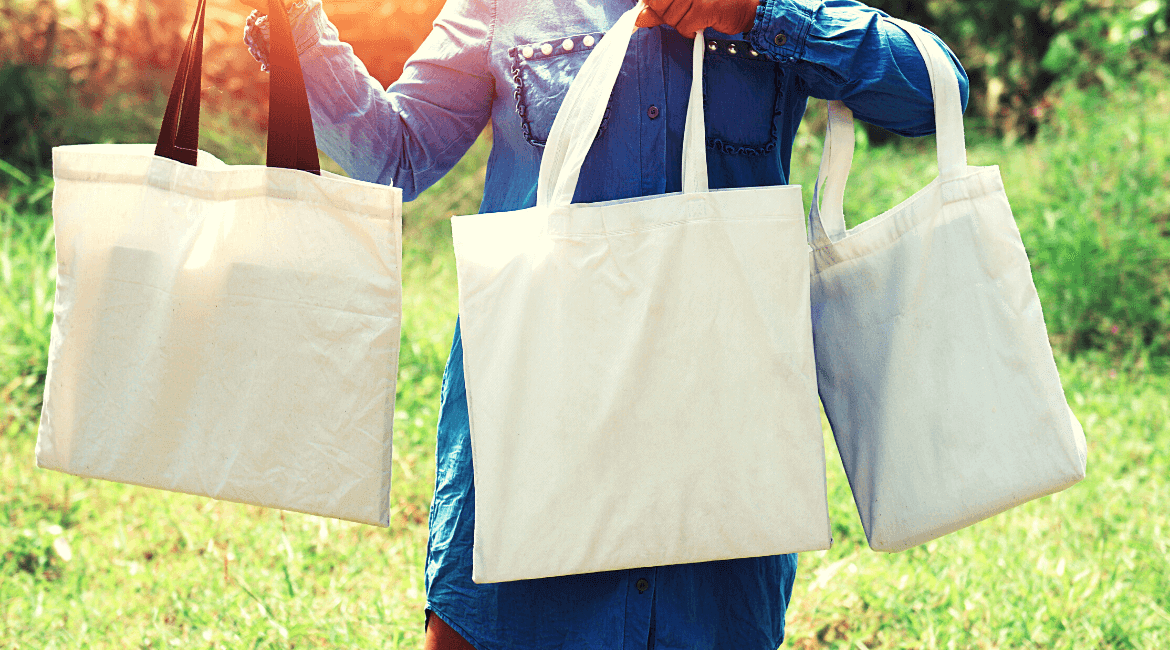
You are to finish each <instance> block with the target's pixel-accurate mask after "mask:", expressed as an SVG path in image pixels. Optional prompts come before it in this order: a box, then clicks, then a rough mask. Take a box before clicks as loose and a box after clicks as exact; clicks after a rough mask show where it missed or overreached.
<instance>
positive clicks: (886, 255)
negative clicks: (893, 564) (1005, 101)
mask: <svg viewBox="0 0 1170 650" xmlns="http://www.w3.org/2000/svg"><path fill="white" fill-rule="evenodd" d="M892 22H895V23H897V24H899V25H901V26H902V28H903V29H905V30H906V31H907V32H908V33H909V34H910V36H911V37H912V38H913V40H914V42H915V44H916V45H917V47H918V49H919V51H920V53H921V54H922V57H923V59H925V60H926V62H927V68H928V69H929V72H930V81H931V87H932V89H933V93H934V105H935V121H936V124H937V145H938V165H939V175H938V178H936V179H935V180H934V181H933V182H931V183H930V184H929V185H928V186H926V187H925V188H923V189H922V190H920V191H919V192H918V193H917V194H915V195H914V196H912V197H911V198H909V199H907V200H906V201H904V202H903V203H901V204H900V205H898V206H897V207H895V208H893V209H891V210H890V211H888V212H886V213H884V214H882V215H880V216H878V217H875V218H873V219H871V220H869V221H866V222H864V223H862V224H861V225H859V226H857V227H855V228H853V229H852V230H849V231H848V232H847V231H846V230H845V221H844V215H843V212H842V199H843V196H844V190H845V181H846V178H847V176H848V173H849V166H850V163H851V162H852V157H853V144H854V143H853V118H852V114H851V113H850V112H849V109H848V108H846V107H845V106H844V104H841V103H840V102H830V106H829V115H830V122H829V124H830V127H829V134H828V137H827V138H826V143H825V153H824V155H823V157H822V164H821V173H820V179H819V182H818V185H817V190H816V191H815V192H814V200H813V208H812V214H811V216H810V219H809V223H810V229H809V233H810V243H811V245H812V248H813V250H812V253H811V257H812V267H813V278H812V305H813V307H812V314H813V336H814V339H815V341H816V365H817V379H818V382H819V387H820V395H821V400H822V401H823V403H824V406H825V412H826V414H827V415H828V418H829V423H830V425H831V426H832V429H833V435H834V438H835V439H836V443H837V449H838V451H839V452H840V455H841V460H842V462H843V464H844V466H845V473H846V475H847V476H848V478H849V485H850V487H851V488H852V490H853V496H854V499H855V501H856V503H857V510H858V512H859V514H860V515H861V522H862V525H863V526H864V528H865V534H866V537H867V538H868V540H869V544H870V546H871V547H873V548H874V549H875V550H879V551H900V550H904V549H907V548H910V547H912V546H915V545H918V544H922V543H924V542H926V541H929V540H931V539H934V538H937V537H939V536H942V535H945V534H947V533H950V532H953V531H955V530H958V529H960V528H963V527H965V526H969V525H971V524H973V523H975V522H978V521H980V520H982V519H986V518H987V517H990V516H992V515H994V514H996V513H999V512H1002V511H1004V510H1006V509H1008V508H1011V507H1013V506H1016V505H1019V504H1021V503H1023V502H1025V501H1028V500H1030V499H1035V498H1037V497H1041V496H1044V495H1046V494H1050V493H1052V492H1056V491H1058V490H1063V489H1065V488H1067V487H1069V486H1070V485H1072V484H1074V483H1076V482H1077V481H1079V480H1081V478H1083V477H1084V475H1085V451H1086V450H1085V436H1084V432H1083V431H1082V430H1081V427H1080V424H1079V423H1078V422H1077V420H1076V418H1074V417H1073V416H1072V413H1071V411H1070V410H1069V408H1068V405H1067V403H1066V401H1065V398H1064V392H1063V390H1062V389H1061V385H1060V378H1059V376H1058V375H1057V371H1056V364H1055V363H1054V361H1053V357H1052V349H1051V347H1050V345H1049V342H1048V335H1047V331H1046V329H1045V327H1044V317H1043V314H1042V313H1041V309H1040V301H1039V298H1038V297H1037V295H1036V288H1035V286H1034V285H1033V283H1032V274H1031V271H1030V268H1029V265H1028V257H1027V254H1026V253H1025V251H1024V246H1023V243H1022V242H1021V240H1020V233H1019V230H1018V229H1017V228H1016V223H1015V220H1014V218H1013V217H1012V212H1011V208H1010V207H1009V205H1008V200H1007V196H1006V195H1005V194H1004V189H1003V182H1002V179H1001V178H1000V174H999V168H998V167H969V166H968V165H967V154H966V145H965V142H964V136H963V121H962V119H963V118H962V109H961V106H960V101H959V87H958V82H957V81H956V79H955V74H954V72H953V69H952V67H951V65H950V63H949V61H948V59H947V57H946V54H945V53H944V52H943V51H942V48H941V47H939V45H938V44H937V43H936V42H935V41H934V40H933V39H931V38H929V37H928V36H927V35H925V34H924V33H923V30H922V29H921V28H919V27H917V26H915V25H912V24H910V23H904V22H902V21H896V20H895V21H892ZM822 188H823V190H824V205H822V206H820V208H819V209H818V206H817V202H818V199H819V196H818V195H820V194H821V189H822Z"/></svg>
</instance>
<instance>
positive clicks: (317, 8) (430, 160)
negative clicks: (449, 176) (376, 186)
mask: <svg viewBox="0 0 1170 650" xmlns="http://www.w3.org/2000/svg"><path fill="white" fill-rule="evenodd" d="M289 18H290V22H291V25H292V32H293V40H294V41H295V42H296V45H297V51H298V52H299V54H300V61H301V68H302V70H303V72H304V76H305V86H306V88H307V90H308V94H309V106H310V108H311V110H312V114H313V128H314V130H315V132H316V138H317V146H318V147H320V148H321V150H322V151H324V152H325V153H327V154H329V156H330V157H331V158H333V160H334V161H335V162H337V164H338V165H340V166H341V167H342V169H344V170H345V171H346V172H347V173H348V174H349V175H350V176H352V177H353V178H357V179H360V180H364V181H370V182H375V183H382V184H393V185H394V186H395V187H398V188H400V189H402V199H403V200H404V201H410V200H413V199H414V198H415V197H417V196H418V195H419V194H420V193H421V192H422V191H423V190H425V189H426V188H428V187H430V186H431V185H432V184H433V183H434V182H435V181H437V180H439V179H440V178H442V177H443V175H444V174H446V173H447V172H448V171H449V170H450V169H451V168H452V167H453V166H454V165H455V163H457V162H458V161H459V159H460V158H461V157H462V156H463V154H464V153H466V152H467V149H468V148H469V147H470V146H471V145H472V143H474V142H475V139H476V138H477V137H478V136H479V134H480V132H481V131H483V129H484V127H485V126H486V125H487V123H488V120H489V119H490V117H491V105H492V100H493V96H494V82H493V78H492V76H491V74H490V72H489V70H488V49H489V45H490V39H491V32H490V26H491V21H490V7H489V6H488V5H487V0H451V1H449V2H447V3H446V6H445V7H444V8H443V11H442V13H440V14H439V17H438V18H437V19H436V20H435V27H434V29H433V30H432V31H431V33H430V35H429V36H427V38H426V40H425V41H424V42H423V44H422V46H421V47H420V48H419V50H418V51H417V52H416V53H415V54H414V55H413V56H412V57H411V58H410V59H409V60H408V61H407V62H406V66H405V70H404V71H403V73H402V76H401V77H399V79H398V81H396V82H394V83H393V84H392V85H391V86H390V87H389V88H387V89H385V90H383V89H382V87H381V85H380V84H379V83H378V81H377V80H376V79H374V78H373V77H372V76H370V74H369V73H368V72H367V71H366V68H365V66H364V65H363V64H362V62H361V61H360V60H358V58H357V57H356V56H354V53H353V48H352V47H350V46H349V44H347V43H344V42H342V41H341V39H340V37H339V35H338V31H337V28H336V27H335V26H334V25H333V24H332V23H331V22H329V20H328V18H326V16H325V14H324V12H323V11H322V7H321V0H306V1H305V2H304V3H303V5H302V4H301V3H298V4H297V5H294V6H293V8H292V10H291V11H290V15H289ZM255 30H256V28H255V27H254V26H249V33H248V35H250V36H251V37H252V38H251V39H248V35H246V37H245V40H247V41H248V42H249V47H250V49H251V48H252V47H253V44H254V43H255V42H257V41H259V44H260V45H262V46H263V47H259V48H256V49H258V50H261V51H260V52H257V51H254V52H253V55H254V56H256V55H257V54H266V50H267V47H266V45H267V42H266V40H267V39H266V38H257V37H256V34H255V33H254V32H255ZM265 58H266V57H263V58H261V57H260V56H257V59H259V60H261V62H262V63H264V62H266V61H264V59H265Z"/></svg>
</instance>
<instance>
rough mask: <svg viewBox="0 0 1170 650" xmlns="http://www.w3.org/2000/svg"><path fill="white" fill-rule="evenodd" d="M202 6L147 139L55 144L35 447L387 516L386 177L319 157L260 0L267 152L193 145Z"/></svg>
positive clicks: (391, 217) (264, 497) (232, 494)
mask: <svg viewBox="0 0 1170 650" xmlns="http://www.w3.org/2000/svg"><path fill="white" fill-rule="evenodd" d="M204 12H205V2H200V4H199V9H198V11H197V14H196V20H195V24H194V26H193V27H192V30H191V34H190V37H189V38H188V41H187V48H186V51H185V52H184V55H183V58H182V62H181V63H180V69H179V72H178V74H177V75H176V78H175V85H174V87H173V89H172V92H171V99H170V102H169V103H168V107H167V113H166V116H165V118H164V120H163V125H162V129H161V133H160V135H159V142H158V144H157V145H154V146H152V145H80V146H68V147H59V148H57V149H55V150H54V152H53V170H54V179H55V183H56V185H55V189H54V194H53V219H54V232H55V234H56V246H57V274H58V278H57V293H56V300H55V304H54V313H53V327H52V334H51V341H50V349H49V367H48V376H47V378H46V382H45V399H44V407H43V410H42V413H41V421H40V431H39V436H38V439H37V448H36V456H37V464H38V465H39V466H40V467H43V468H48V469H53V470H58V471H62V472H68V473H70V474H76V475H78V476H84V477H91V478H100V479H106V480H111V481H119V482H123V483H132V484H136V485H142V486H147V487H153V488H161V489H165V490H174V491H178V492H186V493H189V494H197V495H205V496H209V497H214V498H216V499H223V500H228V501H237V502H240V503H248V504H255V505H260V506H266V507H272V508H281V509H285V510H295V511H300V512H305V513H311V514H316V515H324V516H329V517H337V518H341V519H348V520H352V521H356V522H361V523H367V524H373V525H379V526H387V525H389V489H390V457H391V426H392V424H393V414H394V390H395V373H396V368H397V362H398V344H399V328H400V322H401V316H400V314H401V281H400V271H399V267H400V264H401V234H400V233H401V191H400V190H398V189H394V188H390V187H385V186H379V185H374V184H370V183H364V182H359V181H354V180H350V179H347V178H343V177H339V176H335V175H332V174H329V173H327V172H320V171H319V169H318V163H317V150H316V145H315V143H314V138H313V130H312V122H311V121H310V117H309V107H308V100H307V97H306V94H305V88H304V81H303V78H302V76H301V71H300V64H299V62H298V61H297V58H296V52H295V50H294V49H293V45H292V37H291V33H290V32H289V29H288V19H287V17H286V16H285V14H284V12H283V11H281V10H280V6H279V4H273V11H272V12H271V15H272V16H273V43H272V55H273V69H272V90H271V97H270V104H271V108H270V123H271V126H270V132H269V136H268V138H269V139H268V145H269V146H268V166H266V167H264V166H229V165H225V164H224V163H222V162H220V161H218V160H216V159H214V158H213V157H212V156H210V155H209V154H207V153H206V152H202V151H198V137H199V134H198V128H199V87H200V63H201V58H202V36H203V34H202V32H203V16H204Z"/></svg>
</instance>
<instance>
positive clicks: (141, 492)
mask: <svg viewBox="0 0 1170 650" xmlns="http://www.w3.org/2000/svg"><path fill="white" fill-rule="evenodd" d="M1162 87H1163V88H1164V85H1163V86H1162ZM1078 92H1079V91H1075V90H1074V91H1070V93H1069V95H1068V97H1070V98H1071V99H1070V100H1069V102H1068V104H1067V106H1066V107H1065V108H1063V109H1061V110H1063V111H1064V113H1063V114H1062V116H1060V117H1059V118H1058V119H1056V120H1054V121H1053V126H1052V127H1051V128H1050V129H1049V130H1048V131H1046V132H1045V133H1043V134H1042V136H1041V137H1040V138H1039V139H1038V140H1037V141H1036V142H1035V143H1030V144H1027V145H1014V146H1009V145H1005V144H1002V143H995V142H983V143H979V144H976V145H974V146H973V147H972V149H971V159H972V163H973V164H991V163H998V164H1000V165H1001V167H1002V168H1003V171H1004V176H1005V178H1006V180H1007V182H1008V194H1009V197H1011V198H1012V201H1013V206H1014V208H1015V210H1016V216H1017V220H1018V221H1019V223H1020V226H1021V231H1022V232H1023V234H1024V237H1025V244H1026V245H1027V246H1028V248H1029V253H1030V254H1031V255H1032V259H1033V266H1034V272H1035V275H1036V281H1037V285H1038V287H1039V288H1040V290H1041V295H1042V298H1044V300H1045V303H1044V304H1045V313H1046V317H1047V319H1048V322H1049V324H1050V329H1052V330H1053V334H1054V341H1055V343H1056V345H1057V348H1058V350H1060V352H1059V354H1058V365H1059V367H1060V370H1061V374H1062V378H1063V381H1064V387H1065V391H1066V394H1067V396H1068V398H1069V402H1070V404H1071V405H1072V407H1073V409H1074V411H1075V412H1076V413H1077V415H1078V416H1079V418H1080V420H1081V422H1082V423H1083V425H1084V428H1085V432H1086V435H1087V437H1088V441H1089V473H1088V477H1087V478H1086V479H1085V480H1084V481H1083V482H1082V483H1081V484H1078V485H1076V486H1074V487H1073V488H1071V489H1070V490H1068V491H1066V492H1063V493H1060V494H1057V495H1054V496H1050V497H1047V498H1043V499H1040V500H1037V501H1034V502H1031V503H1028V504H1026V505H1024V506H1021V507H1019V508H1016V509H1014V510H1011V511H1009V512H1007V513H1004V514H1001V515H999V516H996V517H993V518H991V519H990V520H987V521H985V522H982V523H980V524H978V525H975V526H973V527H971V528H968V529H965V530H962V531H960V532H957V533H955V534H952V535H949V536H947V537H945V538H943V539H940V540H937V541H934V542H931V543H929V544H926V545H925V546H922V547H918V548H915V549H912V550H910V551H906V552H903V553H899V554H892V555H887V554H878V553H874V552H872V551H870V550H869V549H868V547H867V546H866V545H865V537H864V534H863V532H862V529H861V524H860V521H859V519H858V516H857V513H856V510H855V509H854V506H853V502H852V498H851V496H850V493H849V489H848V485H847V483H846V480H845V476H844V473H843V471H842V470H841V468H840V462H839V460H838V459H837V457H836V449H835V447H834V446H833V442H832V437H831V435H829V433H828V429H827V426H826V427H825V432H826V439H825V442H826V447H827V456H828V459H829V466H828V471H829V500H830V507H831V515H832V520H833V528H834V538H835V544H834V546H833V548H832V549H831V550H829V551H825V552H817V553H805V554H803V555H802V556H801V558H800V570H799V574H798V578H797V587H796V591H795V594H794V597H793V602H792V605H791V608H790V610H789V614H788V623H789V633H788V640H787V641H786V646H787V645H791V646H795V647H798V648H812V647H830V648H859V649H861V648H1140V649H1159V648H1167V647H1170V578H1167V574H1168V573H1170V571H1168V569H1170V566H1168V561H1167V556H1168V553H1170V548H1168V546H1170V505H1168V504H1170V479H1168V477H1170V460H1168V455H1167V450H1168V449H1170V431H1168V430H1167V422H1168V421H1170V397H1168V396H1170V375H1167V373H1166V372H1165V371H1164V370H1163V369H1162V365H1163V364H1162V363H1161V362H1160V361H1159V360H1160V359H1162V358H1164V355H1162V354H1160V350H1161V348H1160V347H1159V346H1161V345H1163V344H1164V342H1165V341H1164V340H1163V339H1164V338H1165V327H1164V325H1162V323H1164V322H1165V320H1160V319H1163V316H1164V314H1165V288H1166V276H1165V260H1166V258H1167V256H1166V255H1165V251H1166V242H1165V237H1164V235H1163V234H1162V233H1161V232H1160V230H1159V229H1160V228H1161V225H1160V224H1161V223H1162V222H1164V221H1165V220H1166V219H1170V200H1167V193H1166V192H1167V190H1166V187H1167V186H1170V172H1167V171H1166V170H1167V169H1170V145H1167V144H1166V143H1164V142H1162V138H1161V136H1156V137H1155V136H1153V135H1151V134H1158V133H1162V134H1164V133H1167V132H1170V118H1167V117H1165V116H1166V115H1170V111H1168V110H1166V108H1167V102H1170V93H1167V92H1165V91H1162V92H1157V93H1153V94H1150V95H1148V96H1143V97H1142V98H1141V101H1143V102H1146V103H1147V110H1146V111H1145V113H1147V114H1154V115H1158V114H1160V115H1161V117H1154V118H1137V117H1135V116H1131V115H1128V114H1125V113H1123V112H1121V110H1119V109H1116V110H1114V112H1112V113H1110V112H1107V111H1105V112H1102V109H1103V104H1102V103H1100V102H1098V101H1097V100H1096V99H1094V98H1093V97H1092V96H1090V95H1082V94H1078ZM1134 92H1135V93H1136V92H1139V91H1134ZM1140 92H1145V91H1140ZM1134 101H1137V100H1136V99H1135V100H1134ZM1115 103H1116V102H1115ZM1141 119H1148V120H1153V122H1152V123H1150V124H1147V123H1146V122H1140V120H1141ZM1139 122H1140V123H1139ZM809 123H810V124H815V123H816V118H815V116H814V118H813V119H811V120H810V122H809ZM1127 138H1128V139H1127ZM487 148H488V143H487V142H486V140H481V142H480V143H479V144H477V146H476V147H475V148H474V149H473V150H472V152H471V153H469V155H468V156H467V158H466V159H465V160H464V161H463V162H462V163H460V166H459V168H458V169H457V170H456V171H455V172H454V173H452V174H451V175H449V176H448V177H447V178H446V179H444V181H443V182H442V183H440V185H438V186H436V187H434V188H432V189H431V190H429V191H428V192H427V193H426V194H425V195H424V196H423V197H422V198H420V199H419V200H418V201H417V202H415V203H412V204H408V205H407V206H406V215H407V217H406V226H405V228H406V239H407V248H406V251H405V264H404V273H405V281H404V286H405V292H406V298H405V304H404V326H403V335H402V355H401V363H400V370H399V375H398V398H397V409H398V412H397V413H396V422H395V424H396V431H395V441H394V442H395V460H394V480H395V483H394V486H393V491H392V499H393V511H392V525H391V527H390V528H389V529H388V530H383V529H378V528H373V527H368V526H361V525H357V524H350V523H346V522H339V521H335V520H328V519H322V518H317V517H312V516H306V515H300V514H294V513H282V512H280V511H275V510H266V509H262V508H258V507H251V506H243V505H238V504H234V503H226V502H217V501H213V500H210V499H205V498H200V497H193V496H187V495H181V494H173V493H168V492H162V491H156V490H149V489H144V488H138V487H132V486H126V485H120V484H115V483H108V482H102V481H94V480H86V479H81V478H76V477H72V476H68V475H63V474H58V473H53V472H47V471H42V470H39V469H37V468H36V466H35V459H34V452H33V449H34V445H35V438H36V426H37V424H36V422H37V416H38V409H39V399H40V397H39V391H40V390H41V384H40V382H41V381H42V373H43V369H44V364H45V355H46V346H47V343H48V331H49V330H48V328H49V324H50V322H51V317H52V296H53V270H52V266H53V262H52V260H53V242H52V238H51V227H50V219H49V217H48V197H47V195H45V194H44V193H45V192H46V191H47V190H46V188H47V187H49V184H48V183H47V182H46V181H45V180H44V179H35V178H34V179H22V178H20V175H19V174H18V173H15V172H13V171H11V170H9V171H3V170H0V176H6V178H5V182H7V184H8V185H7V187H8V188H9V189H8V190H7V194H6V195H5V194H2V193H0V196H6V198H4V199H3V201H2V202H0V210H2V213H0V285H2V288H0V346H2V347H0V373H3V374H0V408H2V409H3V411H2V413H3V415H2V416H0V647H3V648H117V649H123V648H166V647H183V648H185V647H196V648H294V647H295V648H332V647H354V648H417V647H421V639H422V616H423V614H422V611H423V610H422V608H423V604H424V591H423V562H424V558H425V553H426V526H427V513H428V505H429V501H430V495H431V491H432V485H433V481H434V430H435V424H436V419H437V407H438V391H439V385H440V373H441V371H442V367H443V363H444V361H445V359H446V354H447V351H448V349H449V345H450V336H451V332H452V329H453V326H454V320H455V313H456V286H455V272H454V260H453V256H452V252H451V248H450V239H449V237H450V236H449V228H448V226H447V223H446V218H447V217H448V216H449V215H451V214H452V213H468V212H474V211H475V210H476V208H477V204H478V199H479V191H480V187H481V186H482V181H483V175H482V167H483V163H484V160H485V157H486V151H487ZM1134 152H1138V153H1136V154H1135V153H1134ZM818 155H819V134H818V133H814V132H812V131H811V130H809V131H805V132H803V133H802V137H801V139H800V141H799V142H798V146H797V150H796V154H795V156H794V182H804V183H806V192H805V194H806V197H807V196H809V195H811V188H810V187H809V186H808V185H807V184H808V183H809V182H810V181H811V176H812V174H813V173H815V165H816V161H817V156H818ZM932 165H933V149H932V144H931V141H930V140H929V139H927V140H925V141H920V142H913V143H905V144H903V145H901V146H897V147H886V148H882V149H867V148H865V147H861V148H859V150H858V154H857V158H856V161H855V165H854V169H855V173H856V176H855V177H854V178H853V179H852V180H851V182H850V189H849V194H848V196H847V199H848V200H847V205H846V208H847V211H848V213H849V214H850V215H851V216H852V219H853V221H856V220H857V219H858V218H859V215H867V216H872V215H875V214H877V213H878V212H880V211H882V210H884V209H885V208H887V207H890V206H892V205H893V204H894V203H896V202H897V201H898V200H900V199H901V198H905V197H906V196H909V194H911V193H912V192H913V191H914V190H916V189H918V187H920V186H921V185H923V184H925V183H926V182H927V181H928V180H929V179H930V178H931V177H932V176H933V174H934V172H933V169H932ZM26 181H27V182H26ZM38 194H41V195H40V196H38ZM806 200H807V199H806ZM1160 220H1161V221H1160ZM1150 229H1153V230H1150ZM1151 233H1152V234H1151ZM1119 242H1120V243H1119ZM1135 242H1136V243H1135ZM1133 246H1136V248H1134V247H1133ZM1135 256H1136V259H1137V260H1138V261H1137V262H1133V263H1130V262H1127V260H1130V258H1134V257H1135ZM1142 256H1145V257H1142ZM1130 261H1132V260H1130ZM1139 263H1140V264H1139ZM1141 264H1144V266H1141ZM1147 280H1148V286H1147V285H1146V284H1142V282H1147ZM1086 283H1087V284H1086ZM1083 284H1085V285H1086V286H1083V287H1082V285H1083ZM1134 284H1137V285H1141V287H1145V288H1144V289H1142V290H1143V291H1145V293H1140V294H1133V293H1132V292H1133V291H1137V289H1133V287H1131V286H1129V285H1134ZM1141 287H1139V288H1141ZM1123 289H1124V291H1123ZM1125 291H1129V292H1130V293H1125ZM1135 295H1136V297H1135ZM1127 301H1128V302H1129V303H1135V304H1126V302H1127Z"/></svg>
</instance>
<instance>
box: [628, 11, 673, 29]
mask: <svg viewBox="0 0 1170 650" xmlns="http://www.w3.org/2000/svg"><path fill="white" fill-rule="evenodd" d="M664 22H666V21H664V20H662V16H659V15H658V13H657V12H656V11H654V10H653V9H651V8H650V7H649V6H644V7H642V11H640V12H639V13H638V19H637V20H635V21H634V27H657V26H658V25H661V24H663V23H664Z"/></svg>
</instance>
